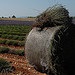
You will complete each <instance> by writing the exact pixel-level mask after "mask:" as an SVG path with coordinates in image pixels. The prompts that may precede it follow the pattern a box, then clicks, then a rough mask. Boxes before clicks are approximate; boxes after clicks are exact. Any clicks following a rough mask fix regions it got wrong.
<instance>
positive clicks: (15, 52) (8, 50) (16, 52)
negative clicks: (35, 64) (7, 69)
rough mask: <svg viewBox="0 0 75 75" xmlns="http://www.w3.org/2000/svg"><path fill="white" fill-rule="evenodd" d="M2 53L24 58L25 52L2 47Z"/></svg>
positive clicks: (0, 48) (0, 51) (0, 50)
mask: <svg viewBox="0 0 75 75" xmlns="http://www.w3.org/2000/svg"><path fill="white" fill-rule="evenodd" d="M0 53H8V54H15V55H19V56H24V50H15V49H13V50H11V49H10V48H8V47H0Z"/></svg>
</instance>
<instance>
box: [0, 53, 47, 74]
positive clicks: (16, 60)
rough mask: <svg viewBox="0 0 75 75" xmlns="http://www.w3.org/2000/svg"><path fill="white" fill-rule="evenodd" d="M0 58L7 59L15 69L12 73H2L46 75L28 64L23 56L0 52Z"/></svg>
mask: <svg viewBox="0 0 75 75" xmlns="http://www.w3.org/2000/svg"><path fill="white" fill-rule="evenodd" d="M0 58H3V59H6V60H7V61H9V62H10V64H11V65H12V66H13V67H14V69H15V70H14V72H12V73H6V74H2V75H46V74H45V73H40V72H38V71H36V70H35V69H34V67H33V66H31V65H29V63H28V62H27V60H26V59H25V56H18V55H12V54H0ZM0 75H1V74H0Z"/></svg>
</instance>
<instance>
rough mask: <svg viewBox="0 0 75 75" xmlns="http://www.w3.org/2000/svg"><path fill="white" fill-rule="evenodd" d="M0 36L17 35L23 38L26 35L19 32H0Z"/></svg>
mask: <svg viewBox="0 0 75 75" xmlns="http://www.w3.org/2000/svg"><path fill="white" fill-rule="evenodd" d="M0 34H3V35H4V34H8V35H19V36H25V35H26V33H19V32H5V31H0Z"/></svg>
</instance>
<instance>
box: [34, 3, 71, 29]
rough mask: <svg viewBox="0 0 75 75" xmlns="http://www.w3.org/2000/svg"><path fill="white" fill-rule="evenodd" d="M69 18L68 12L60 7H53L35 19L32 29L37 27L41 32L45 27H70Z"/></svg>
mask: <svg viewBox="0 0 75 75" xmlns="http://www.w3.org/2000/svg"><path fill="white" fill-rule="evenodd" d="M71 21H72V20H71V18H70V17H69V12H68V10H67V9H66V8H64V7H63V6H62V5H60V4H58V5H54V6H52V7H49V8H48V9H47V10H45V11H44V12H43V13H41V14H40V15H39V16H37V17H36V20H35V23H34V25H33V27H39V28H41V30H42V29H43V28H45V27H53V26H59V25H70V24H71Z"/></svg>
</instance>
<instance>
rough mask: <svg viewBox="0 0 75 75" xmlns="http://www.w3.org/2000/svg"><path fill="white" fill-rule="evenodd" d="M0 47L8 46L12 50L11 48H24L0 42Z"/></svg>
mask: <svg viewBox="0 0 75 75" xmlns="http://www.w3.org/2000/svg"><path fill="white" fill-rule="evenodd" d="M0 47H8V48H10V49H11V50H12V49H15V50H22V49H24V47H20V46H13V45H4V44H0Z"/></svg>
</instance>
